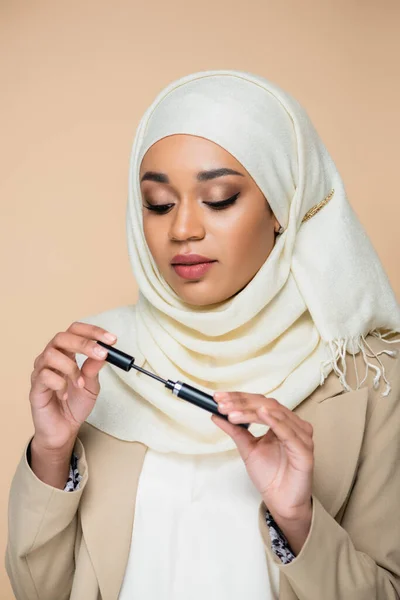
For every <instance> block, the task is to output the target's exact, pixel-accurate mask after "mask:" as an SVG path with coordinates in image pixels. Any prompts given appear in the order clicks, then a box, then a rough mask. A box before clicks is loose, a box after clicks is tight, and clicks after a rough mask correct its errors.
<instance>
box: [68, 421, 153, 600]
mask: <svg viewBox="0 0 400 600" xmlns="http://www.w3.org/2000/svg"><path fill="white" fill-rule="evenodd" d="M79 438H80V439H81V440H82V442H83V444H84V446H85V453H86V459H87V463H88V471H89V481H88V483H87V487H86V489H85V493H84V494H83V496H82V500H81V503H80V511H81V522H82V531H83V536H84V538H85V540H86V545H87V549H88V553H89V555H90V558H91V561H92V564H93V568H94V571H95V573H96V576H97V579H98V583H99V588H100V592H101V597H102V599H103V600H115V599H116V598H118V594H119V590H120V587H121V585H122V581H123V577H124V574H125V569H126V564H127V561H128V556H129V549H130V544H131V537H132V529H133V519H134V512H135V502H136V492H137V487H138V481H139V476H140V472H141V470H142V466H143V461H144V457H145V454H146V450H147V446H145V445H144V444H141V443H138V442H124V441H121V440H119V439H116V438H113V437H112V436H109V435H107V434H105V433H104V432H100V431H98V430H97V429H96V428H94V427H92V426H91V425H89V424H87V423H85V424H84V425H83V426H82V428H81V431H80V433H79Z"/></svg>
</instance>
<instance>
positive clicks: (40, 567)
mask: <svg viewBox="0 0 400 600" xmlns="http://www.w3.org/2000/svg"><path fill="white" fill-rule="evenodd" d="M368 340H369V341H370V343H371V345H373V347H374V348H375V349H377V350H380V349H388V348H389V349H393V350H394V349H395V348H396V349H398V348H400V344H397V343H396V344H393V345H392V346H388V345H386V344H385V345H384V344H383V343H382V342H381V341H380V340H378V339H377V338H372V337H369V338H368ZM381 359H382V362H383V363H384V365H385V366H386V369H387V376H388V377H389V378H390V380H391V382H392V385H393V389H392V392H391V394H390V395H389V396H388V397H386V398H384V397H382V396H380V394H379V393H377V392H376V391H374V389H373V387H372V385H371V379H372V377H371V376H370V377H369V378H368V380H367V385H366V386H365V387H362V388H361V389H359V390H358V391H355V392H343V390H342V386H341V384H340V383H339V381H338V379H337V377H336V375H335V374H334V373H331V374H330V375H329V377H328V379H327V380H326V382H325V383H324V385H323V386H321V387H319V388H318V389H317V390H316V391H315V392H314V393H313V394H312V395H311V396H310V397H309V398H307V399H306V400H304V401H303V402H302V403H301V404H300V405H299V406H298V407H297V408H296V409H295V411H296V413H297V414H298V415H299V416H300V417H302V418H303V419H306V420H308V421H310V422H311V423H312V424H313V426H314V442H315V472H314V483H313V520H312V526H311V531H310V533H309V536H308V538H307V540H306V543H305V545H304V546H303V548H302V550H301V552H300V553H299V554H298V556H297V557H296V558H295V560H294V561H293V562H291V563H290V564H288V565H283V564H282V563H281V562H280V561H279V559H277V557H276V556H275V555H274V554H273V553H272V550H271V545H270V538H269V533H268V528H267V525H266V523H265V520H264V518H263V512H264V510H265V505H263V504H262V503H260V513H259V517H260V518H259V527H260V532H261V535H262V538H263V541H264V545H265V552H267V553H269V555H270V556H271V557H272V559H273V560H274V561H275V562H276V564H278V566H279V569H280V596H279V597H280V599H281V600H296V599H300V600H347V599H348V600H370V599H371V600H372V599H380V600H395V599H398V598H399V597H400V435H399V434H400V402H399V400H400V369H399V366H400V365H399V359H393V358H390V357H388V356H387V355H381ZM356 360H357V364H358V366H359V368H360V369H361V371H359V372H362V373H364V365H363V363H362V361H361V359H360V357H357V359H356ZM347 363H348V369H349V380H350V381H351V382H354V367H353V362H352V357H350V358H349V359H348V361H347ZM381 389H382V388H381ZM146 449H147V448H146V446H144V445H143V444H141V443H137V442H123V441H121V440H118V439H116V438H113V437H111V436H109V435H107V434H105V433H103V432H101V431H99V430H97V429H95V428H94V427H92V426H90V425H89V424H87V423H85V424H84V425H83V426H82V428H81V430H80V435H79V438H78V440H77V442H76V446H75V452H76V453H77V454H78V456H79V470H80V472H81V474H82V475H83V479H82V481H81V489H80V490H78V491H75V492H64V491H62V490H59V489H55V488H52V487H50V486H48V485H46V484H44V483H43V482H41V481H40V480H39V479H38V478H37V477H36V476H35V475H34V474H33V472H32V471H31V469H30V468H29V465H28V463H27V461H26V448H25V451H24V453H23V455H22V458H21V461H20V463H19V465H18V467H17V470H16V473H15V476H14V479H13V482H12V486H11V491H10V498H9V538H8V545H7V551H6V568H7V572H8V575H9V577H10V580H11V583H12V586H13V589H14V593H15V596H16V598H17V599H18V600H63V599H66V598H70V599H71V600H100V599H102V600H117V598H118V594H119V590H120V586H121V584H122V580H123V577H124V573H125V568H126V564H127V560H128V554H129V547H130V540H131V533H132V526H133V521H134V507H135V496H136V491H137V484H138V479H139V476H140V472H141V468H142V464H143V459H144V457H145V453H146ZM160 502H162V498H160ZM154 543H162V540H154ZM187 597H188V599H190V590H188V595H187ZM136 600H141V599H140V598H138V599H136ZM160 600H161V599H160Z"/></svg>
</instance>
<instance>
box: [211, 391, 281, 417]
mask: <svg viewBox="0 0 400 600" xmlns="http://www.w3.org/2000/svg"><path fill="white" fill-rule="evenodd" d="M214 400H215V401H216V402H217V403H218V407H219V410H220V412H222V413H224V414H225V413H226V411H227V410H233V409H235V410H255V409H256V408H257V407H258V406H261V405H263V406H267V407H268V408H274V407H278V406H280V405H279V403H278V401H277V400H275V398H267V397H265V396H263V395H262V394H246V393H243V392H215V393H214Z"/></svg>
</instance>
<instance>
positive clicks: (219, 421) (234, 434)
mask: <svg viewBox="0 0 400 600" xmlns="http://www.w3.org/2000/svg"><path fill="white" fill-rule="evenodd" d="M211 420H212V421H213V422H214V423H215V424H216V425H217V426H218V427H219V428H220V429H222V431H225V433H227V434H228V435H229V436H230V437H231V438H232V439H233V441H234V442H235V444H236V446H237V449H238V450H239V454H240V456H241V457H242V458H243V460H247V458H248V456H249V454H250V452H251V451H252V450H253V448H254V446H255V445H256V444H257V438H256V437H254V435H253V434H252V433H250V431H247V429H244V427H237V426H236V425H233V424H232V423H229V421H227V420H226V419H223V418H222V417H218V416H217V415H211Z"/></svg>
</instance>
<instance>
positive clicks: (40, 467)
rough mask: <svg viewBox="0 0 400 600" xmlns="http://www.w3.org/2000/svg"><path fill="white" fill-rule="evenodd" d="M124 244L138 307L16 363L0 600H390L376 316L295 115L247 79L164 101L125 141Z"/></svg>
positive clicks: (394, 368) (399, 547) (389, 505)
mask: <svg viewBox="0 0 400 600" xmlns="http://www.w3.org/2000/svg"><path fill="white" fill-rule="evenodd" d="M127 236H128V246H129V255H130V259H131V262H132V266H133V270H134V274H135V277H136V281H137V282H138V285H139V291H140V294H139V300H138V303H137V304H136V305H135V306H122V307H117V308H115V309H112V310H109V311H107V312H104V313H101V314H98V315H94V316H91V317H88V318H86V319H83V320H81V321H79V322H75V323H73V324H72V325H71V326H70V327H69V328H68V329H67V330H66V331H64V332H59V333H57V334H56V335H55V336H54V338H53V339H52V340H50V342H49V343H48V344H47V346H46V347H45V348H44V350H43V352H42V353H41V354H40V355H39V356H38V357H37V358H36V360H35V362H34V368H33V373H32V388H31V392H30V403H31V409H32V416H33V422H34V428H35V432H34V435H33V437H32V439H31V440H30V441H29V443H28V444H27V447H26V448H25V450H24V452H23V455H22V458H21V461H20V464H19V466H18V468H17V471H16V474H15V476H14V479H13V483H12V488H11V492H10V503H9V541H8V547H7V555H6V565H7V571H8V574H9V577H10V580H11V583H12V586H13V589H14V592H15V596H16V598H17V599H18V600H31V599H32V600H33V599H35V600H36V599H40V600H61V599H64V598H65V599H67V598H71V599H72V600H81V599H82V600H98V599H99V598H101V599H103V600H115V599H119V600H127V599H128V598H129V599H132V598H133V599H135V600H155V599H157V600H159V599H160V598H163V599H164V600H183V599H185V600H186V599H187V598H190V599H191V600H200V599H202V600H203V599H204V598H207V599H208V600H239V598H240V599H242V598H244V597H246V598H251V600H267V599H277V598H280V599H281V600H295V599H300V600H321V598H323V599H324V600H339V599H340V600H344V599H349V600H358V599H360V600H361V599H362V600H366V599H369V598H380V599H385V600H386V599H387V600H395V599H397V598H399V597H400V596H399V595H400V505H399V502H398V498H399V493H400V474H399V471H398V464H399V460H400V444H399V440H400V435H399V434H400V431H399V430H400V402H399V395H400V370H399V363H398V358H397V352H398V349H399V347H400V342H399V341H398V340H397V333H398V332H399V331H400V311H399V306H398V304H397V302H396V299H395V297H394V294H393V291H392V289H391V287H390V285H389V283H388V281H387V278H386V275H385V273H384V271H383V269H382V266H381V264H380V262H379V260H378V258H377V256H376V254H375V252H374V250H373V248H372V246H371V244H370V242H369V240H368V238H367V237H366V235H365V233H364V231H363V229H362V227H361V225H360V223H359V222H358V220H357V218H356V216H355V214H354V213H353V211H352V209H351V207H350V205H349V203H348V201H347V198H346V194H345V190H344V187H343V183H342V180H341V178H340V175H339V173H338V171H337V169H336V167H335V165H334V163H333V161H332V159H331V158H330V156H329V154H328V152H327V150H326V149H325V147H324V145H323V143H322V141H321V140H320V138H319V137H318V135H317V133H316V131H315V129H314V128H313V126H312V124H311V122H310V120H309V119H308V117H307V115H306V113H305V111H304V110H303V109H302V108H301V106H299V104H298V103H297V102H296V101H295V100H294V99H293V98H291V97H290V96H289V95H288V94H286V93H285V92H283V91H282V90H281V89H279V88H278V87H277V86H276V85H274V84H272V83H270V82H269V81H267V80H265V79H263V78H262V77H258V76H255V75H252V74H249V73H244V72H239V71H229V70H226V71H208V72H200V73H194V74H191V75H188V76H186V77H183V78H181V79H179V80H178V81H175V82H173V83H171V84H170V85H169V86H167V88H165V89H164V90H163V91H162V92H160V94H159V95H158V96H157V98H156V99H155V100H154V102H153V103H152V104H151V106H150V107H149V108H148V110H147V111H146V113H145V114H144V116H143V118H142V120H141V122H140V124H139V127H138V130H137V133H136V138H135V141H134V145H133V149H132V156H131V164H130V179H129V201H128V211H127ZM110 334H114V337H109V335H110ZM115 336H116V337H115ZM96 340H99V341H103V342H106V343H108V344H115V347H116V348H118V349H120V350H123V351H124V352H127V353H128V354H131V355H133V356H134V357H135V364H136V365H138V366H141V367H144V368H146V369H148V370H150V371H152V372H153V373H155V374H157V375H159V376H161V377H163V378H164V379H172V380H180V381H183V382H187V383H191V384H192V385H195V386H196V387H199V388H200V389H203V390H205V391H208V392H209V393H215V395H214V398H215V400H216V401H217V402H218V407H219V412H220V413H222V414H224V415H228V420H226V419H224V418H222V417H218V416H211V415H210V414H209V413H208V412H207V411H205V410H203V409H201V408H198V407H196V406H194V405H192V404H190V403H188V402H186V401H184V400H182V399H180V398H177V397H176V396H174V395H172V394H171V393H170V391H169V390H167V389H166V388H164V387H163V386H162V384H160V383H158V382H157V381H154V380H153V379H151V378H149V377H147V376H146V375H144V374H143V373H140V372H138V371H135V370H130V371H129V372H125V371H123V370H121V369H119V368H118V367H115V366H113V365H111V364H110V363H108V362H105V356H104V354H101V348H100V347H99V344H97V343H96ZM98 352H100V353H99V354H98ZM242 423H250V427H249V429H248V430H246V429H245V428H243V427H241V426H239V425H240V424H242Z"/></svg>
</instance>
